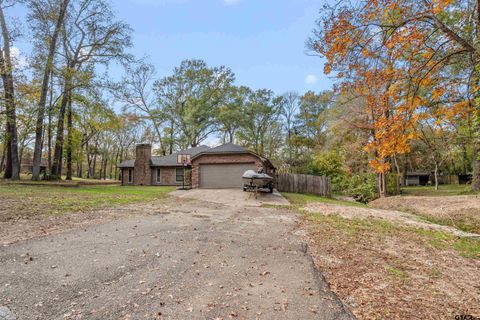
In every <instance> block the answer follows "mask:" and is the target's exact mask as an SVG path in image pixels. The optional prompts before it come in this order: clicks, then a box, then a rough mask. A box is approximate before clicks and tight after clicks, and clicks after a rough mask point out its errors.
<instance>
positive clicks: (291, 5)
mask: <svg viewBox="0 0 480 320" xmlns="http://www.w3.org/2000/svg"><path fill="white" fill-rule="evenodd" d="M111 3H112V6H113V8H114V11H116V13H117V18H119V19H121V20H124V21H126V22H127V23H128V24H129V25H130V26H131V27H132V28H133V30H134V31H133V34H132V38H133V45H134V47H133V48H132V49H131V52H132V53H133V54H135V55H136V56H137V57H147V59H148V61H149V62H150V63H152V64H153V65H155V67H156V70H157V75H158V77H163V76H167V75H170V74H171V73H172V70H173V68H174V67H176V66H178V65H179V64H180V62H181V61H182V60H184V59H193V58H194V59H202V60H204V61H206V62H207V64H208V65H209V66H220V65H225V66H227V67H229V68H231V69H232V71H233V72H234V73H235V75H236V84H237V85H246V86H249V87H251V88H254V89H260V88H267V89H271V90H273V91H274V92H275V93H277V94H282V93H284V92H286V91H292V90H293V91H298V92H300V93H303V92H306V91H308V90H314V91H321V90H326V89H329V88H331V86H332V82H331V81H330V79H328V77H326V76H324V75H323V63H324V60H323V59H321V58H319V57H316V56H310V55H308V54H307V53H306V47H305V42H306V40H307V39H308V37H309V36H310V35H311V33H312V30H313V28H314V27H315V20H316V19H317V18H318V16H319V10H320V8H321V7H322V5H323V3H324V0H111ZM11 14H12V15H14V16H15V15H16V16H19V17H22V16H23V14H24V12H20V11H16V12H12V13H11ZM23 42H24V43H23V44H22V41H20V43H19V44H18V46H19V48H20V51H28V49H27V48H28V39H23ZM115 68H117V69H115ZM112 69H113V76H114V77H116V76H119V74H120V73H121V70H120V69H119V67H113V68H112Z"/></svg>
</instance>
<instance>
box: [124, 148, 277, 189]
mask: <svg viewBox="0 0 480 320" xmlns="http://www.w3.org/2000/svg"><path fill="white" fill-rule="evenodd" d="M179 155H183V156H187V155H188V157H189V158H190V165H189V166H188V169H189V170H187V171H185V170H184V168H183V166H182V165H181V164H179V163H178V158H179ZM119 168H120V169H121V171H122V174H121V178H122V185H135V186H181V185H182V183H183V181H184V180H187V181H191V186H192V188H211V189H213V188H218V189H222V188H241V187H242V186H243V183H242V175H243V173H244V172H245V171H247V170H259V169H261V168H263V169H264V170H265V172H267V173H271V172H273V171H274V170H275V168H274V167H273V165H272V163H271V162H270V161H269V160H268V159H266V158H264V157H261V156H259V155H257V154H256V153H253V152H251V151H249V150H247V149H245V148H243V147H241V146H238V145H235V144H232V143H227V144H224V145H221V146H218V147H215V148H210V147H208V146H199V147H195V148H190V149H187V150H182V151H179V152H177V153H174V154H171V155H167V156H164V157H155V156H153V157H152V147H151V145H149V144H139V145H137V148H136V158H135V160H128V161H124V162H122V163H121V164H120V166H119ZM185 172H187V174H188V173H189V172H191V176H188V177H185V176H184V173H185Z"/></svg>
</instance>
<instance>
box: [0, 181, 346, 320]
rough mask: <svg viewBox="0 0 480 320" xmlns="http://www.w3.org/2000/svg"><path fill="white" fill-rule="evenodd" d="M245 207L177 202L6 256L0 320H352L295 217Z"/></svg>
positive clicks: (0, 255) (26, 244) (29, 244)
mask: <svg viewBox="0 0 480 320" xmlns="http://www.w3.org/2000/svg"><path fill="white" fill-rule="evenodd" d="M193 194H196V195H197V196H199V197H200V198H203V199H204V200H211V199H210V198H209V197H211V196H212V192H211V191H209V190H202V191H195V192H193V193H192V195H193ZM202 194H203V197H202ZM241 194H243V193H241ZM178 196H180V197H178ZM197 196H196V197H197ZM196 197H195V198H196ZM214 198H215V197H214ZM214 200H215V199H214ZM279 201H283V200H281V199H279ZM221 202H225V198H223V200H222V201H221ZM247 204H248V202H247ZM247 204H246V203H239V202H238V201H234V202H232V203H215V202H213V201H201V200H198V199H189V197H187V196H186V194H181V195H179V194H177V196H175V197H172V198H170V199H168V200H166V201H165V200H164V201H159V202H156V203H153V204H152V203H150V204H145V205H137V206H136V208H135V216H133V217H127V218H121V219H118V220H116V221H110V222H107V223H103V224H96V225H92V226H89V227H85V228H82V229H76V230H72V231H68V232H65V233H61V234H56V235H49V236H45V237H41V238H35V239H31V240H27V241H23V242H18V243H15V244H12V245H9V246H4V247H2V248H0V270H2V272H1V273H0V319H2V320H3V319H99V320H100V319H102V320H105V319H351V318H353V317H352V316H351V315H350V313H349V312H348V311H347V310H345V309H344V307H343V305H342V304H341V303H340V302H339V300H338V299H337V298H336V296H335V295H333V294H332V293H331V292H330V290H329V289H328V287H327V285H326V283H325V281H324V279H323V277H322V276H321V274H320V273H319V272H318V271H317V270H316V269H315V267H314V265H313V263H312V259H311V257H310V255H309V254H308V252H307V246H306V245H305V244H304V242H303V241H302V237H301V232H300V230H298V229H297V228H296V225H297V223H296V222H297V218H298V217H297V216H296V215H294V214H293V213H291V212H289V211H287V210H283V209H278V208H264V207H259V206H249V205H247ZM2 317H3V318H2Z"/></svg>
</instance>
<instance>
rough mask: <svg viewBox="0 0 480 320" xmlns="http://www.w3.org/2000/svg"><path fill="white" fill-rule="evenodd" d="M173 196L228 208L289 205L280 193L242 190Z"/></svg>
mask: <svg viewBox="0 0 480 320" xmlns="http://www.w3.org/2000/svg"><path fill="white" fill-rule="evenodd" d="M171 194H172V195H173V196H176V197H179V198H183V199H195V200H201V201H208V202H213V203H220V204H225V205H228V206H244V207H260V206H262V205H264V204H266V205H278V206H282V205H289V204H290V203H289V202H288V200H287V199H285V198H284V197H283V196H282V195H281V194H280V193H278V191H276V190H274V192H273V193H264V192H259V193H257V194H254V193H252V192H243V191H242V189H193V190H189V191H182V190H178V191H175V192H172V193H171Z"/></svg>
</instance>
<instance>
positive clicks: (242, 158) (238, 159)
mask: <svg viewBox="0 0 480 320" xmlns="http://www.w3.org/2000/svg"><path fill="white" fill-rule="evenodd" d="M252 162H255V166H256V168H257V170H259V169H260V168H263V167H264V165H263V163H262V161H261V160H260V159H259V158H258V157H256V156H254V155H252V154H232V155H227V154H225V155H216V154H212V155H209V154H205V155H201V156H199V157H198V158H196V159H194V160H193V161H192V188H194V189H195V188H199V187H200V184H199V180H200V165H202V164H222V163H252Z"/></svg>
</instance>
